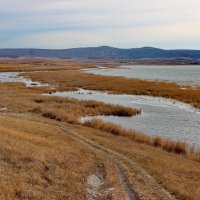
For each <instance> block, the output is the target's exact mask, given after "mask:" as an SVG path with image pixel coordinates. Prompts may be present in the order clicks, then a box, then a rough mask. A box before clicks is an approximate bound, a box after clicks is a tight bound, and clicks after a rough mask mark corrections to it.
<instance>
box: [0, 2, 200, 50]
mask: <svg viewBox="0 0 200 200" xmlns="http://www.w3.org/2000/svg"><path fill="white" fill-rule="evenodd" d="M101 45H110V46H114V47H122V48H130V47H142V46H154V47H160V48H165V49H180V48H187V49H200V0H0V48H17V47H18V48H23V47H25V48H28V47H33V48H70V47H85V46H101Z"/></svg>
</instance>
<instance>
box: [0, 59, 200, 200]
mask: <svg viewBox="0 0 200 200" xmlns="http://www.w3.org/2000/svg"><path fill="white" fill-rule="evenodd" d="M101 67H102V68H99V69H98V71H101V70H105V69H104V66H101ZM106 67H108V66H106ZM113 67H114V68H113ZM188 67H189V66H188ZM193 67H194V66H193ZM88 68H92V70H93V69H94V70H96V64H92V63H88V62H82V63H81V62H80V61H64V60H63V61H61V60H43V59H39V60H37V59H35V60H31V59H28V60H27V59H23V60H15V59H10V60H1V63H0V71H1V73H0V77H2V76H3V77H4V78H2V79H0V80H1V81H0V112H1V117H0V122H1V123H0V132H1V138H2V140H1V141H2V142H1V152H2V153H1V158H2V159H1V166H2V167H3V168H2V176H4V177H5V179H2V181H1V185H2V193H1V198H2V199H5V198H6V199H20V198H24V199H28V198H30V199H39V198H44V199H48V198H49V197H51V198H54V199H84V198H86V199H87V196H88V191H89V190H90V189H88V177H90V176H91V175H93V176H94V175H95V176H96V177H97V178H99V179H100V180H102V185H101V188H100V189H99V192H100V193H101V197H100V198H102V199H123V193H124V188H123V187H124V186H123V184H124V183H122V182H120V180H123V179H126V182H128V186H127V185H126V186H125V189H127V187H132V188H134V191H135V193H137V196H138V198H139V199H173V198H178V199H198V198H199V196H200V193H199V191H200V190H199V185H200V182H199V180H200V167H199V166H200V153H199V149H198V148H199V142H198V141H199V137H200V136H199V134H198V127H199V116H200V115H199V110H198V109H199V107H200V89H199V87H198V85H196V86H194V85H186V84H184V89H183V85H181V84H177V83H175V82H169V81H168V82H166V81H164V80H163V81H157V80H142V79H136V78H130V77H129V78H127V77H122V76H116V77H113V76H107V75H106V76H105V75H97V74H91V69H90V70H89V71H88ZM177 68H178V67H177ZM197 68H198V66H197ZM83 69H84V70H83ZM118 69H120V68H117V64H116V67H115V66H113V65H112V68H111V69H110V68H109V69H106V70H111V71H112V70H118ZM131 69H132V70H133V71H134V67H133V68H132V67H131ZM87 71H88V72H87ZM7 72H9V73H10V72H11V74H9V73H7ZM5 73H6V74H5ZM88 73H89V74H88ZM27 80H28V81H29V82H30V81H31V84H27V83H26V81H27ZM35 86H37V87H35ZM95 95H96V96H95ZM97 97H99V98H97ZM111 97H112V98H111ZM124 97H126V98H124ZM136 97H137V99H134V98H136ZM127 99H128V100H127ZM134 101H135V102H134ZM148 109H150V110H152V109H153V110H157V113H155V112H154V113H153V112H150V111H149V110H148ZM159 109H160V111H159ZM160 112H161V113H162V114H160V115H158V114H159V113H160ZM148 115H149V116H148ZM154 115H155V116H156V115H158V118H155V116H154ZM96 116H100V118H96ZM101 117H102V118H101ZM145 117H149V118H148V119H152V121H150V120H148V121H149V124H148V125H146V126H145V123H146V122H147V121H145V120H146V118H145ZM173 117H176V118H178V117H179V119H174V118H173ZM192 117H193V118H192ZM83 118H86V120H82V119H83ZM109 118H118V120H116V121H115V120H107V119H109ZM153 119H154V121H153ZM166 119H168V120H166ZM187 119H192V120H188V121H184V120H187ZM137 120H138V121H139V122H140V124H139V125H138V123H137V122H138V121H137ZM156 120H157V124H156V126H154V124H152V123H156ZM195 120H196V121H195ZM123 122H124V123H123ZM127 122H129V125H128V126H124V124H126V123H127ZM172 122H173V123H174V125H173V127H171V126H172ZM176 123H177V124H176ZM130 124H131V127H130ZM151 124H152V125H151ZM193 125H194V126H196V129H195V127H192V126H193ZM140 127H142V129H140ZM151 127H154V128H153V129H152V130H150V128H151ZM155 127H157V128H158V127H161V131H160V132H159V131H156V130H158V129H155ZM164 127H165V128H164ZM188 127H189V128H188ZM181 128H182V129H181ZM173 130H174V132H173ZM175 130H176V132H175ZM180 130H182V132H181V131H180ZM185 130H186V131H185ZM162 131H163V132H162ZM179 131H180V132H179ZM183 133H184V134H183ZM191 141H192V142H191ZM30 147H31V151H30V150H29V149H30ZM85 158H87V160H85ZM33 166H34V167H33ZM116 166H119V167H116ZM30 168H31V171H30V170H29V169H30ZM122 168H123V170H122ZM144 174H147V175H144ZM8 175H9V176H8ZM120 176H122V177H123V178H122V177H121V178H120ZM188 177H189V178H188ZM15 180H16V182H15ZM16 183H17V184H16ZM78 183H79V185H77V184H78ZM46 188H47V189H46ZM55 190H56V191H57V192H56V193H55ZM7 191H9V193H8V192H7ZM163 191H165V192H163ZM166 194H168V195H166Z"/></svg>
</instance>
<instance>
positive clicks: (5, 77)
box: [0, 72, 47, 87]
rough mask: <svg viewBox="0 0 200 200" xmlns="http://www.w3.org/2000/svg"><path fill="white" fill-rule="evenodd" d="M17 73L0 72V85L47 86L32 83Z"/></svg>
mask: <svg viewBox="0 0 200 200" xmlns="http://www.w3.org/2000/svg"><path fill="white" fill-rule="evenodd" d="M20 75H22V73H19V72H2V73H0V83H25V84H26V87H40V86H47V84H43V83H39V82H34V81H32V80H31V79H28V78H24V77H23V76H20Z"/></svg>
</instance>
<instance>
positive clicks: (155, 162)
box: [71, 126, 200, 200]
mask: <svg viewBox="0 0 200 200" xmlns="http://www.w3.org/2000/svg"><path fill="white" fill-rule="evenodd" d="M71 128H73V129H74V130H75V131H77V132H79V134H81V135H83V136H84V137H87V138H89V139H91V140H93V141H95V142H97V143H99V144H101V145H103V146H106V147H107V148H110V149H113V150H115V151H117V152H119V153H121V154H123V155H126V156H128V157H129V158H130V159H132V160H133V161H134V162H137V163H138V164H139V165H140V166H142V167H143V168H144V169H146V170H147V171H148V172H149V173H150V174H151V175H152V176H154V177H155V178H156V179H157V180H158V181H160V182H161V183H162V184H163V185H164V187H166V188H167V189H168V190H169V191H170V192H171V193H173V194H175V195H177V197H178V199H180V200H199V198H200V187H199V186H200V163H199V162H197V161H194V160H192V159H191V158H190V157H188V156H185V155H182V154H179V155H178V154H174V153H169V152H167V151H164V150H162V149H161V148H155V147H154V146H150V145H147V144H141V143H138V142H135V141H134V140H130V138H127V137H123V136H118V137H116V135H113V134H108V133H107V132H104V131H98V130H94V129H91V128H87V127H85V128H83V127H81V126H79V127H78V126H76V127H74V126H71ZM131 178H132V179H131ZM130 179H131V180H132V181H133V184H134V182H135V176H134V175H133V177H131V175H130Z"/></svg>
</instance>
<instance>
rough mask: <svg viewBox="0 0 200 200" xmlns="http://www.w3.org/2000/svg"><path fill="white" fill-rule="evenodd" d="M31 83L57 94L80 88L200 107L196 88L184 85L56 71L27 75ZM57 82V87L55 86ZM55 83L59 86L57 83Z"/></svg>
mask: <svg viewBox="0 0 200 200" xmlns="http://www.w3.org/2000/svg"><path fill="white" fill-rule="evenodd" d="M27 76H28V77H30V78H31V79H33V80H34V81H41V82H46V83H49V84H52V85H54V86H55V87H56V89H57V90H59V91H66V90H74V89H77V88H83V89H88V90H98V91H108V92H111V93H116V94H135V95H150V96H159V97H166V98H171V99H176V100H178V101H182V102H185V103H189V104H191V105H193V106H194V107H196V108H200V88H199V87H198V88H192V87H190V86H186V87H185V89H184V90H182V89H181V86H179V85H177V84H175V83H166V82H156V81H143V80H138V79H127V78H123V77H108V76H100V75H90V74H83V73H81V72H79V71H72V70H67V71H57V72H43V73H42V72H41V73H34V74H27ZM56 83H57V84H56ZM58 83H59V84H58Z"/></svg>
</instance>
